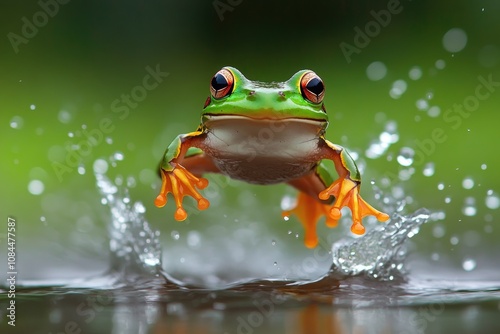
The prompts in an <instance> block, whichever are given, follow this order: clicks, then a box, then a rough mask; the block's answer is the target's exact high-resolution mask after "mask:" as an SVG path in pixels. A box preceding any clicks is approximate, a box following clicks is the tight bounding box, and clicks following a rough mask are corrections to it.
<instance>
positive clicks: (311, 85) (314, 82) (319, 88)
mask: <svg viewBox="0 0 500 334" xmlns="http://www.w3.org/2000/svg"><path fill="white" fill-rule="evenodd" d="M306 88H307V90H309V91H310V92H311V93H313V94H316V95H319V94H321V93H322V92H323V90H324V89H325V87H324V86H323V81H321V80H319V79H318V78H313V79H311V80H309V82H308V83H307V85H306Z"/></svg>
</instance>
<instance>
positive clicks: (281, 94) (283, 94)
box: [278, 91, 286, 98]
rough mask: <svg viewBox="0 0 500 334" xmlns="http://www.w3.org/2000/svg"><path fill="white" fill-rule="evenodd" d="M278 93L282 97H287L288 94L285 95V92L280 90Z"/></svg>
mask: <svg viewBox="0 0 500 334" xmlns="http://www.w3.org/2000/svg"><path fill="white" fill-rule="evenodd" d="M278 95H279V96H281V97H282V98H285V97H286V96H285V93H283V92H282V91H279V92H278Z"/></svg>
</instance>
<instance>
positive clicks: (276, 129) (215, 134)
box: [202, 114, 328, 154]
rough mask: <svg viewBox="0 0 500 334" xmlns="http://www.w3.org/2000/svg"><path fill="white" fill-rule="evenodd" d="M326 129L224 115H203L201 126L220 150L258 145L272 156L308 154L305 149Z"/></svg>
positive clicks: (296, 121) (320, 124)
mask: <svg viewBox="0 0 500 334" xmlns="http://www.w3.org/2000/svg"><path fill="white" fill-rule="evenodd" d="M327 125H328V122H327V121H325V120H314V119H306V118H297V117H289V118H279V119H277V118H254V117H248V116H242V115H227V114H225V115H204V116H203V125H202V126H203V127H204V129H205V131H206V133H207V134H208V138H209V140H210V141H211V143H212V145H215V146H218V147H223V146H234V145H241V144H245V145H247V144H248V143H257V144H258V145H260V146H265V149H264V151H266V152H271V151H272V150H273V148H274V149H276V150H282V151H283V152H288V151H290V150H292V151H294V152H301V153H302V154H308V153H307V148H306V147H307V146H308V145H316V143H317V141H318V139H319V137H321V136H322V135H323V134H324V133H325V129H326V126H327ZM305 143H309V144H307V145H306V144H305ZM313 143H314V144H313ZM294 146H295V147H294ZM309 149H311V148H309ZM273 154H275V153H273Z"/></svg>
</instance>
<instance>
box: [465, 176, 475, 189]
mask: <svg viewBox="0 0 500 334" xmlns="http://www.w3.org/2000/svg"><path fill="white" fill-rule="evenodd" d="M462 187H464V189H472V188H473V187H474V180H473V179H472V178H470V177H466V178H465V179H464V180H463V181H462Z"/></svg>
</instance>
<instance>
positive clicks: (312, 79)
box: [300, 72, 325, 103]
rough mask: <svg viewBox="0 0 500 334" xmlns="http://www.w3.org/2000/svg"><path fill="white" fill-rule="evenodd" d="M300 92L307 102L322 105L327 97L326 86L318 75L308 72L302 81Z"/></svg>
mask: <svg viewBox="0 0 500 334" xmlns="http://www.w3.org/2000/svg"><path fill="white" fill-rule="evenodd" d="M300 92H301V93H302V96H303V97H304V98H305V99H306V100H308V101H310V102H312V103H321V101H323V97H324V96H325V85H324V84H323V80H321V78H320V77H319V76H318V75H317V74H316V73H314V72H306V73H305V74H304V75H303V76H302V78H301V79H300Z"/></svg>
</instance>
